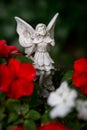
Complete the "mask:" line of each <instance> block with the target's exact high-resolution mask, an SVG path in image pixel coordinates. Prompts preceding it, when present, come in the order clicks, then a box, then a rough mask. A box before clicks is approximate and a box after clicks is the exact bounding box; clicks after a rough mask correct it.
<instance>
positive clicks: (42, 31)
mask: <svg viewBox="0 0 87 130" xmlns="http://www.w3.org/2000/svg"><path fill="white" fill-rule="evenodd" d="M35 30H36V33H37V35H41V36H45V35H46V33H47V31H46V25H45V24H42V23H41V24H38V25H37V26H36V29H35Z"/></svg>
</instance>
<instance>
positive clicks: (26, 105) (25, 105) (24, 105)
mask: <svg viewBox="0 0 87 130" xmlns="http://www.w3.org/2000/svg"><path fill="white" fill-rule="evenodd" d="M20 109H21V113H22V114H23V115H25V114H26V113H27V112H29V105H28V104H23V105H22V106H21V107H20Z"/></svg>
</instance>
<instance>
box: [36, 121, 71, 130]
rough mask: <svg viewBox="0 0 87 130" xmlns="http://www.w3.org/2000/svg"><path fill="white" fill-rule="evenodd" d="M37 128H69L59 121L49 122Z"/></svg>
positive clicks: (54, 129)
mask: <svg viewBox="0 0 87 130" xmlns="http://www.w3.org/2000/svg"><path fill="white" fill-rule="evenodd" d="M37 130H70V129H68V128H67V127H65V126H64V125H63V124H61V123H57V122H49V123H47V124H44V125H43V126H40V127H38V128H37Z"/></svg>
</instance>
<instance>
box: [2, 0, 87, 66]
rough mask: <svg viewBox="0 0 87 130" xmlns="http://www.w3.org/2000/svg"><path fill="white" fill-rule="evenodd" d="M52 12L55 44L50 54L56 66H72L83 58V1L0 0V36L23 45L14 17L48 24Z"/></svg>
mask: <svg viewBox="0 0 87 130" xmlns="http://www.w3.org/2000/svg"><path fill="white" fill-rule="evenodd" d="M56 12H59V17H58V19H57V22H56V27H55V41H56V45H55V47H51V56H52V58H53V59H54V61H55V64H56V65H59V64H61V65H65V66H66V65H72V64H73V61H74V60H75V59H77V58H80V57H87V53H86V52H87V0H70V1H68V0H23V1H22V0H0V39H6V40H7V44H11V45H12V44H13V45H16V46H17V47H18V48H19V50H23V48H22V47H21V46H20V45H19V43H18V35H17V33H16V21H15V19H14V17H15V16H18V17H20V18H22V19H23V20H25V21H26V22H28V23H30V24H31V25H32V26H33V27H35V26H36V25H37V24H38V23H39V22H42V23H45V24H46V25H47V24H48V23H49V21H50V20H51V18H52V17H53V16H54V14H55V13H56Z"/></svg>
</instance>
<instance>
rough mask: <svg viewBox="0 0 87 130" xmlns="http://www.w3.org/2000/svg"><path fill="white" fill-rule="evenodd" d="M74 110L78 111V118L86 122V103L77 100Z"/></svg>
mask: <svg viewBox="0 0 87 130" xmlns="http://www.w3.org/2000/svg"><path fill="white" fill-rule="evenodd" d="M76 109H77V111H78V118H79V119H83V120H87V101H84V100H80V99H79V100H77V104H76Z"/></svg>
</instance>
